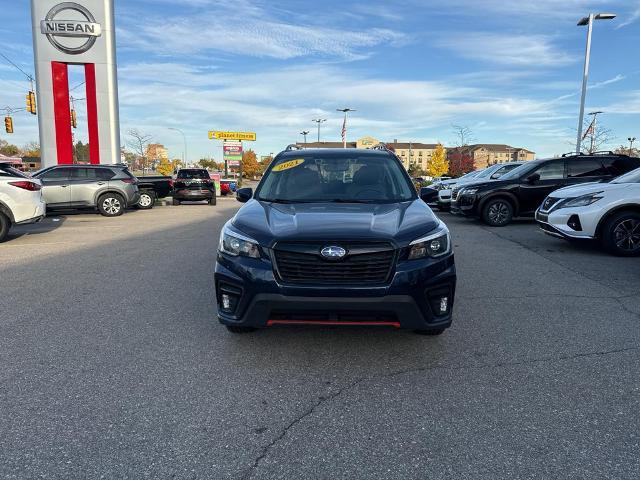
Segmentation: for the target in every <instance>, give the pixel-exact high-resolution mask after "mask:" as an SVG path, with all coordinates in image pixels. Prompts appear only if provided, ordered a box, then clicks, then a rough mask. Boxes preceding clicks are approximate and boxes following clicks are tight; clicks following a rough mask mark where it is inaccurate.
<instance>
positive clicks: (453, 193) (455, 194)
mask: <svg viewBox="0 0 640 480" xmlns="http://www.w3.org/2000/svg"><path fill="white" fill-rule="evenodd" d="M458 193H460V189H459V188H454V189H453V190H451V200H457V199H458Z"/></svg>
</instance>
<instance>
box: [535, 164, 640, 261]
mask: <svg viewBox="0 0 640 480" xmlns="http://www.w3.org/2000/svg"><path fill="white" fill-rule="evenodd" d="M536 220H537V221H538V224H539V225H540V228H541V229H542V231H543V232H545V233H547V234H549V235H553V236H556V237H560V238H565V239H589V240H595V239H598V240H600V241H601V242H602V245H603V246H604V248H605V249H606V250H607V251H609V252H610V253H613V254H615V255H623V256H634V255H640V168H638V169H636V170H633V171H631V172H629V173H627V174H625V175H622V176H620V177H618V178H615V179H614V180H612V181H611V182H609V183H587V184H583V185H574V186H572V187H566V188H561V189H560V190H556V191H555V192H553V193H552V194H551V195H549V196H548V197H547V198H546V199H545V200H544V202H543V203H542V205H541V206H540V208H539V209H538V211H537V212H536Z"/></svg>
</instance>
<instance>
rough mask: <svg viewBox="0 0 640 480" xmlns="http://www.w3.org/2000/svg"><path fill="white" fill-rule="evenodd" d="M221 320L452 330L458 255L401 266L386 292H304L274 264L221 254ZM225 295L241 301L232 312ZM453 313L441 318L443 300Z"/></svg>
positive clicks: (343, 288)
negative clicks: (277, 273) (279, 275)
mask: <svg viewBox="0 0 640 480" xmlns="http://www.w3.org/2000/svg"><path fill="white" fill-rule="evenodd" d="M215 285H216V297H217V301H218V319H219V321H220V322H221V323H223V324H225V325H236V326H250V327H268V326H274V325H279V324H311V325H313V324H315V325H380V326H393V327H396V328H406V329H419V330H429V329H440V328H447V327H449V326H450V325H451V311H452V307H453V302H454V298H455V287H456V270H455V265H454V258H453V254H451V255H449V256H447V257H445V258H444V259H438V260H433V259H429V260H415V261H411V262H400V263H398V265H397V267H396V272H395V274H394V275H393V277H392V280H391V281H390V283H389V284H388V285H386V286H371V287H357V286H335V287H334V286H325V285H319V286H312V287H310V286H298V285H295V286H294V285H285V284H281V283H280V282H279V280H278V279H277V278H276V276H275V275H274V273H273V268H272V265H271V262H269V261H268V260H264V259H260V260H258V259H252V258H246V257H234V258H230V257H228V256H227V255H224V254H220V253H219V254H218V261H217V262H216V268H215ZM223 292H232V293H234V294H236V295H237V298H238V300H237V303H236V305H235V307H234V308H233V309H232V311H228V310H225V309H224V308H223V305H222V300H221V299H222V294H223ZM444 296H446V297H447V298H448V301H447V304H448V307H447V310H446V313H444V314H439V310H438V305H439V301H440V299H441V298H442V297H444Z"/></svg>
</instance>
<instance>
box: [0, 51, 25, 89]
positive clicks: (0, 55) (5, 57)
mask: <svg viewBox="0 0 640 480" xmlns="http://www.w3.org/2000/svg"><path fill="white" fill-rule="evenodd" d="M0 57H2V58H4V59H5V60H6V61H7V62H9V63H10V64H11V65H13V66H14V67H16V68H17V69H18V70H20V72H22V74H23V75H24V76H25V77H27V78H28V79H29V81H30V82H33V75H30V74H29V73H27V72H25V71H24V70H23V69H22V68H20V67H19V66H18V65H16V64H15V63H13V62H12V61H11V60H10V59H9V58H8V57H7V56H6V55H5V54H4V53H2V52H0Z"/></svg>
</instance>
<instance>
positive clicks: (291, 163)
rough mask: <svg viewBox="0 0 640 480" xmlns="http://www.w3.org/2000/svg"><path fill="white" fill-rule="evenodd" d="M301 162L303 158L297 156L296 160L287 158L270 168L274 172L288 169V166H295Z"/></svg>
mask: <svg viewBox="0 0 640 480" xmlns="http://www.w3.org/2000/svg"><path fill="white" fill-rule="evenodd" d="M301 163H304V160H303V159H302V158H298V159H296V160H289V161H288V162H284V163H281V164H279V165H276V166H275V167H273V168H272V169H271V170H272V171H274V172H281V171H283V170H289V169H290V168H294V167H297V166H298V165H300V164H301Z"/></svg>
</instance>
